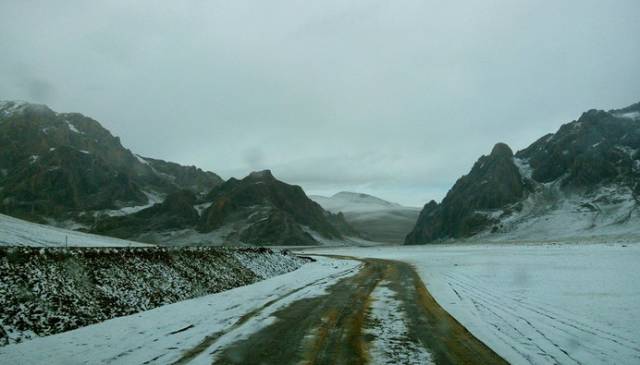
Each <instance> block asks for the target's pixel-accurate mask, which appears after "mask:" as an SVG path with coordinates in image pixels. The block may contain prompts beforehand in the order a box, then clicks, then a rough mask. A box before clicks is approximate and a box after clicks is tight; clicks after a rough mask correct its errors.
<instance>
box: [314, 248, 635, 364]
mask: <svg viewBox="0 0 640 365" xmlns="http://www.w3.org/2000/svg"><path fill="white" fill-rule="evenodd" d="M306 252H308V251H306ZM312 252H324V253H329V252H330V253H333V254H343V255H351V256H360V257H378V258H386V259H395V260H401V261H405V262H409V263H411V264H413V265H414V266H415V267H416V269H417V271H418V273H419V274H420V276H421V277H422V278H423V280H424V282H425V284H426V285H427V287H428V289H429V291H430V292H431V294H432V295H433V296H434V297H435V298H436V300H437V301H438V303H439V304H440V305H441V306H442V307H444V308H445V309H446V310H447V311H448V312H449V313H450V314H451V315H453V316H454V317H455V318H456V319H457V320H458V321H459V322H460V323H461V324H462V325H464V326H465V327H466V328H467V329H469V331H471V333H473V334H474V335H475V336H476V337H478V338H479V339H480V340H481V341H483V342H484V343H486V344H487V345H489V346H490V347H491V348H492V349H494V350H495V351H496V352H497V353H498V354H500V355H501V356H502V357H503V358H505V359H506V360H507V361H509V362H511V363H513V364H639V363H640V265H639V264H640V244H622V243H610V244H555V245H552V244H545V245H542V244H538V245H512V244H511V245H510V244H502V245H500V244H493V245H481V244H475V245H466V244H465V245H437V246H434V245H432V246H411V247H376V248H344V249H340V248H334V249H331V250H330V251H328V250H327V249H315V250H313V251H312ZM308 253H310V252H308Z"/></svg>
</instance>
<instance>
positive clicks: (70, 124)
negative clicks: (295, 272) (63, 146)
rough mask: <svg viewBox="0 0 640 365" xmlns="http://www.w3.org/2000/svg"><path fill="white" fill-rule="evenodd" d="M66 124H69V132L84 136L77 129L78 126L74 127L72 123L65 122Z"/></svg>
mask: <svg viewBox="0 0 640 365" xmlns="http://www.w3.org/2000/svg"><path fill="white" fill-rule="evenodd" d="M64 122H65V123H67V127H69V130H70V131H72V132H73V133H78V134H84V132H80V131H79V130H78V128H76V126H75V125H73V123H71V122H70V121H68V120H65V121H64Z"/></svg>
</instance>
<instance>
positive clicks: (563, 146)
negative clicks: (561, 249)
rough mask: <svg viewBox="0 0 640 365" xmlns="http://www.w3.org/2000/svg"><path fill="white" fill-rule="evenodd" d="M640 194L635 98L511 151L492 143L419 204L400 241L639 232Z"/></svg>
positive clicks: (639, 107)
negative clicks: (441, 191) (439, 193)
mask: <svg viewBox="0 0 640 365" xmlns="http://www.w3.org/2000/svg"><path fill="white" fill-rule="evenodd" d="M639 197H640V103H637V104H634V105H631V106H629V107H627V108H624V109H619V110H610V111H602V110H590V111H588V112H586V113H584V114H582V116H581V117H580V118H579V119H578V120H576V121H573V122H571V123H568V124H565V125H563V126H562V127H560V129H559V130H558V131H557V132H556V133H553V134H548V135H546V136H543V137H542V138H540V139H539V140H537V141H536V142H534V143H533V144H531V146H529V147H527V148H525V149H524V150H522V151H519V152H518V153H516V154H515V155H514V154H513V152H512V151H511V149H510V148H509V147H508V146H507V145H505V144H497V145H496V146H495V147H494V148H493V150H492V152H491V154H490V155H488V156H482V157H481V158H480V159H479V160H478V161H477V162H476V163H475V165H474V166H473V168H472V169H471V171H470V172H469V174H468V175H465V176H463V177H461V178H460V179H459V180H458V181H457V182H456V183H455V185H454V186H453V187H452V188H451V190H450V191H449V193H448V194H447V196H446V197H445V198H444V199H443V201H442V202H441V203H439V204H438V203H436V202H434V201H431V202H429V203H427V204H426V205H425V206H424V209H423V210H422V212H421V213H420V217H419V219H418V222H417V224H416V226H415V227H414V229H413V231H412V232H411V233H410V234H409V235H408V236H407V238H406V243H408V244H416V243H428V242H432V241H435V240H443V239H448V238H464V237H471V236H475V237H484V238H489V239H505V240H522V239H524V240H526V239H557V238H563V237H575V236H583V237H588V236H599V235H627V234H639V233H640V210H639V209H638V208H639V206H640V200H639Z"/></svg>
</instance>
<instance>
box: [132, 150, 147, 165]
mask: <svg viewBox="0 0 640 365" xmlns="http://www.w3.org/2000/svg"><path fill="white" fill-rule="evenodd" d="M133 155H134V156H135V157H136V159H137V160H138V162H140V163H141V164H144V165H149V162H148V161H147V160H145V159H144V158H142V156H140V155H137V154H135V153H134V154H133ZM149 166H150V165H149Z"/></svg>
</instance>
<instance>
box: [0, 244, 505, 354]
mask: <svg viewBox="0 0 640 365" xmlns="http://www.w3.org/2000/svg"><path fill="white" fill-rule="evenodd" d="M317 259H318V261H317V262H315V263H311V264H307V265H305V266H303V268H301V269H299V270H298V271H295V272H292V273H288V274H284V275H281V276H278V277H274V278H271V279H267V280H265V281H262V282H259V283H256V284H253V285H249V286H246V287H241V288H236V289H233V290H230V291H227V292H224V293H219V294H214V295H209V296H205V297H202V298H198V299H193V300H188V301H184V302H181V303H176V304H172V305H167V306H163V307H160V308H157V309H154V310H151V311H147V312H143V313H140V314H137V315H133V316H128V317H122V318H116V319H113V320H109V321H106V322H103V323H100V324H96V325H92V326H88V327H85V328H81V329H78V330H74V331H70V332H67V333H62V334H59V335H54V336H49V337H44V338H39V339H35V340H32V341H29V342H26V343H23V344H19V345H10V346H6V347H2V348H0V363H11V364H44V363H46V364H212V363H214V364H278V365H279V364H300V363H304V364H364V363H373V364H433V363H437V364H462V363H465V364H502V363H505V362H504V361H503V360H502V359H501V358H500V357H499V356H497V355H496V354H495V353H494V352H493V351H492V350H490V349H489V348H488V347H486V346H485V345H484V344H482V343H481V342H479V341H478V340H477V339H476V338H475V337H473V336H472V335H471V334H470V333H469V332H468V331H466V330H465V329H464V328H463V327H462V326H461V325H460V324H459V323H458V322H456V321H455V320H454V319H453V318H452V317H451V316H450V315H449V314H448V313H447V312H446V311H444V310H443V309H442V308H441V307H440V306H439V305H438V304H437V303H436V302H435V300H434V299H433V298H432V297H431V296H430V295H429V293H428V292H427V290H426V288H425V286H424V284H423V283H422V281H421V280H420V278H419V276H418V274H417V273H416V272H415V271H414V269H413V268H412V267H411V266H409V265H408V264H405V263H402V262H397V261H389V260H379V259H365V260H361V261H355V260H350V259H348V258H347V259H333V258H327V257H317Z"/></svg>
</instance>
